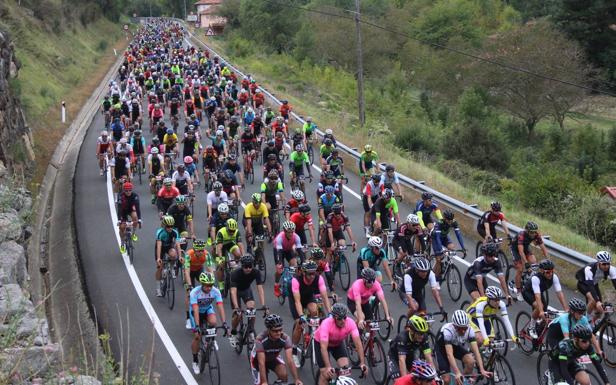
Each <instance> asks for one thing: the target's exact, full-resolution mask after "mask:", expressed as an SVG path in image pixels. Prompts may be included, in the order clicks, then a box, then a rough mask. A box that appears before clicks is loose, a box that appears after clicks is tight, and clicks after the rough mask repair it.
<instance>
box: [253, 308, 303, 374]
mask: <svg viewBox="0 0 616 385" xmlns="http://www.w3.org/2000/svg"><path fill="white" fill-rule="evenodd" d="M265 327H266V328H267V330H265V331H264V332H263V333H261V334H259V335H258V336H257V337H256V338H255V344H254V347H253V349H252V352H251V354H250V369H251V372H252V378H253V379H254V385H267V372H268V371H270V370H271V371H273V372H274V373H276V377H278V380H279V381H280V382H281V383H283V384H286V383H287V380H288V373H287V365H286V364H285V361H284V360H283V359H282V357H280V353H281V352H282V351H283V350H284V355H285V359H286V361H287V362H291V361H292V360H293V358H292V351H293V343H292V342H291V338H290V337H289V336H288V335H287V334H286V333H284V332H283V331H282V317H280V316H279V315H277V314H269V315H268V316H267V317H265ZM288 366H289V370H290V371H291V375H292V376H293V378H294V379H295V385H303V382H302V380H300V378H299V374H298V372H297V368H296V367H295V365H290V364H289V365H288Z"/></svg>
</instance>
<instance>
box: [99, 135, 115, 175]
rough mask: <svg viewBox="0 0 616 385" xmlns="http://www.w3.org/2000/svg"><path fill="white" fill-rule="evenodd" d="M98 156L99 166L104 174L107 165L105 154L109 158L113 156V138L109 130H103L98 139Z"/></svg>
mask: <svg viewBox="0 0 616 385" xmlns="http://www.w3.org/2000/svg"><path fill="white" fill-rule="evenodd" d="M96 156H97V158H98V168H99V169H100V174H101V175H103V173H104V170H103V168H104V167H105V166H106V165H105V156H107V159H108V160H109V158H110V157H112V156H113V146H112V145H111V139H110V138H109V133H108V132H107V131H101V136H99V137H98V138H97V139H96Z"/></svg>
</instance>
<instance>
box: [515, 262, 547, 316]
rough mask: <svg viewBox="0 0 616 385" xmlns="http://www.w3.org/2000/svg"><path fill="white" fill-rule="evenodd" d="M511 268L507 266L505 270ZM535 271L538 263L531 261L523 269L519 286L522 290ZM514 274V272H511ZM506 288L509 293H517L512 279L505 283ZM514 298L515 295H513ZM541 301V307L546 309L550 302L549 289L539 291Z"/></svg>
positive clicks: (537, 269) (537, 268)
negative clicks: (526, 267)
mask: <svg viewBox="0 0 616 385" xmlns="http://www.w3.org/2000/svg"><path fill="white" fill-rule="evenodd" d="M510 269H513V266H509V268H508V269H507V270H510ZM537 271H539V264H538V263H532V264H530V265H529V266H528V269H525V270H524V271H523V272H522V279H521V287H522V290H524V288H525V287H526V285H527V282H528V281H529V280H530V279H531V278H532V276H533V275H534V274H536V273H537ZM506 274H507V277H509V275H510V274H509V271H507V273H506ZM513 274H515V272H514V273H513ZM507 285H508V288H509V292H510V293H517V291H518V290H517V288H516V287H515V282H514V281H513V280H510V281H508V283H507ZM513 298H514V299H515V298H516V297H515V296H514V297H513ZM541 302H542V303H543V307H544V308H545V309H547V307H548V306H549V304H550V294H549V290H544V291H542V292H541Z"/></svg>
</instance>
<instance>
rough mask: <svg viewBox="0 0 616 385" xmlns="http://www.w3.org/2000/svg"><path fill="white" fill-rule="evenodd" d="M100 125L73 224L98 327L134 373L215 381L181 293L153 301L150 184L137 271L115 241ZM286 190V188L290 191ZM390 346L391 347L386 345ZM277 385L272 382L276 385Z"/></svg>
mask: <svg viewBox="0 0 616 385" xmlns="http://www.w3.org/2000/svg"><path fill="white" fill-rule="evenodd" d="M182 123H183V122H182ZM102 127H103V120H102V117H101V116H100V115H98V116H97V118H95V120H94V121H93V123H92V125H91V126H90V128H89V131H88V134H87V136H86V138H85V141H84V143H83V146H82V150H81V154H80V159H79V162H78V165H77V173H76V175H75V180H74V188H75V192H76V194H75V196H76V201H75V202H74V204H75V218H76V225H77V234H78V241H79V250H80V256H81V263H82V266H83V270H84V272H85V277H84V279H85V282H86V285H87V291H88V295H89V298H90V301H91V304H92V306H93V308H94V309H95V311H96V315H97V319H98V322H99V324H100V326H101V328H102V330H105V331H107V332H108V333H109V334H110V336H111V346H112V349H113V352H114V354H115V356H116V358H117V359H118V360H120V359H122V360H123V362H125V363H127V365H128V367H129V369H130V370H131V371H133V372H135V371H137V370H139V369H143V370H144V371H146V372H148V371H150V370H151V372H152V373H155V375H156V376H159V380H160V383H161V384H183V383H190V384H194V383H199V384H206V383H209V381H208V380H206V378H205V376H203V375H200V376H192V372H190V373H188V372H187V370H189V368H190V364H191V360H192V357H191V352H190V343H191V339H192V335H191V332H190V331H189V330H186V329H185V326H184V323H185V307H184V303H183V295H182V293H181V291H179V290H178V292H177V293H176V296H177V297H176V307H175V308H174V310H173V311H170V310H169V309H168V307H167V306H166V302H165V299H163V298H157V297H156V296H155V280H154V271H155V263H154V257H153V245H154V234H155V231H156V229H157V228H158V227H159V221H158V217H157V210H156V208H155V206H153V205H151V204H150V202H149V198H150V194H149V190H148V186H147V183H146V182H145V181H144V183H143V184H142V185H140V184H139V182H135V186H136V187H135V191H136V192H137V193H138V194H139V196H140V197H141V209H142V216H143V228H142V229H141V230H139V231H138V235H139V238H140V239H139V242H137V244H136V252H135V261H134V265H133V266H132V267H128V265H127V264H125V260H124V259H123V258H122V256H121V254H120V252H119V248H118V244H117V238H116V236H115V235H114V232H115V231H116V230H115V225H114V224H113V223H112V219H111V216H110V204H109V200H108V191H107V181H106V180H105V179H104V178H103V177H101V176H99V174H98V165H97V161H96V159H95V155H94V154H95V146H96V138H97V136H98V135H99V133H100V131H101V129H102ZM144 127H147V125H144ZM147 131H148V130H147V129H146V130H144V133H145V134H146V140H148V142H149V139H150V138H151V134H150V133H149V132H147ZM180 131H181V129H180ZM377 150H378V149H377ZM312 171H313V175H315V176H316V175H319V172H318V171H317V170H315V169H313V170H312ZM255 174H256V179H257V180H258V182H257V181H255V184H254V185H251V184H247V185H246V189H245V190H244V191H243V192H242V200H243V201H244V202H248V200H249V197H250V194H252V193H253V192H255V191H258V188H259V185H260V181H261V174H262V173H261V172H260V171H258V172H256V173H255ZM348 178H349V183H348V185H347V187H348V188H349V189H350V190H352V191H353V192H354V193H357V192H358V189H359V179H358V177H357V176H356V175H352V174H349V175H348ZM287 179H288V178H287ZM315 179H316V178H315ZM286 188H287V190H288V185H287V186H286ZM315 189H316V182H313V184H312V186H310V188H309V189H308V191H307V197H308V199H309V203H310V205H311V207H312V208H313V216H314V217H315V218H316V204H315V193H314V191H315ZM197 191H198V196H197V200H196V202H195V213H194V218H195V219H194V220H195V229H196V232H197V236H198V237H202V238H205V237H206V234H207V233H206V232H207V225H206V217H205V192H204V190H203V188H199V189H197ZM344 194H345V212H346V214H347V215H348V216H349V217H350V219H351V223H352V229H353V233H354V235H355V237H356V240H358V244H359V247H363V246H364V245H365V244H366V239H365V238H364V237H363V232H364V231H363V219H362V218H363V209H362V206H361V202H360V200H359V199H358V198H357V197H356V196H354V194H353V193H351V192H349V191H347V190H345V192H344ZM410 210H411V207H410V206H409V204H408V203H407V202H402V204H401V205H400V212H401V216H402V218H405V217H406V215H407V214H408V213H409V212H410ZM243 233H244V232H243V231H242V234H243ZM465 242H466V247H467V249H469V250H474V245H475V242H476V239H474V238H470V237H465ZM350 254H351V252H350V250H349V251H348V252H347V255H348V256H349V257H350V260H351V261H352V262H351V266H352V270H351V271H352V276H353V278H354V276H355V269H354V265H355V256H352V255H350ZM469 254H470V255H469V256H468V257H467V261H470V260H472V254H474V252H473V251H471V252H470V253H469ZM266 256H267V257H268V258H269V259H268V263H269V265H268V266H269V267H270V271H268V278H267V282H266V284H265V291H266V299H267V306H269V307H270V309H271V311H273V312H277V313H278V314H280V315H281V316H282V317H283V318H284V319H285V321H286V323H285V330H286V331H287V332H289V333H290V331H291V325H292V323H291V321H292V318H291V315H290V312H289V310H288V305H287V304H286V303H285V305H284V306H280V305H279V304H278V301H277V299H276V298H275V297H274V295H273V271H272V270H271V267H272V266H273V259H272V252H271V247H270V246H269V245H267V247H266ZM457 265H458V266H459V267H460V270H461V272H462V274H464V271H466V266H465V265H464V263H463V262H459V263H457ZM178 286H180V282H179V280H178V281H177V283H176V287H178ZM141 287H142V289H141ZM338 294H339V295H343V294H342V292H341V291H340V289H338ZM441 294H442V297H443V299H444V302H445V308H446V309H447V310H448V311H450V313H451V312H452V311H453V310H454V309H457V308H459V306H460V303H461V301H462V300H464V299H467V294H466V292H465V290H464V291H463V295H462V299H461V300H460V301H459V302H458V303H452V301H451V299H450V298H449V295H448V294H447V290H446V288H445V287H443V290H441ZM571 294H572V293H571V292H567V297H569V296H570V295H571ZM387 299H388V303H389V304H390V309H392V312H393V316H394V319H396V320H397V318H398V317H399V316H400V315H401V314H402V313H403V312H404V311H405V306H404V305H403V304H402V303H401V302H400V300H399V299H398V297H397V295H394V294H393V293H390V292H388V291H387ZM427 301H428V308H429V309H430V310H437V309H436V305H435V303H434V300H433V298H432V297H431V295H430V294H427ZM555 302H556V300H555V296H554V295H553V294H552V295H551V304H552V305H554V304H555ZM225 308H226V312H227V316H229V315H230V314H231V313H230V308H229V305H228V301H225ZM520 310H527V311H528V310H529V309H528V306H527V305H526V304H525V303H518V304H514V305H513V306H512V307H511V308H510V319H511V322H512V324H513V323H514V321H515V316H516V314H517V313H518V312H519V311H520ZM437 326H438V324H437V325H434V326H433V330H436V328H437ZM262 328H263V323H262V319H261V318H260V317H258V318H257V329H258V330H259V331H260V330H262ZM218 341H219V343H218V345H219V347H220V351H219V356H220V359H221V362H222V377H223V379H224V380H225V381H226V380H227V379H232V380H233V383H237V384H240V383H243V384H249V383H251V381H252V377H251V375H250V372H249V367H248V363H247V360H246V356H245V354H242V355H241V356H239V357H238V356H237V355H236V354H235V353H234V352H233V351H232V349H231V348H230V346H229V344H228V343H227V341H226V340H225V339H223V338H222V337H219V338H218ZM385 348H386V349H387V344H385ZM507 358H508V360H509V361H510V363H511V365H512V366H513V368H514V370H515V374H516V379H515V380H516V382H517V383H518V384H534V383H536V374H535V373H536V372H535V368H536V360H537V357H536V355H532V356H530V357H527V356H525V355H523V354H522V353H521V352H520V351H512V352H510V353H509V354H508V356H507ZM519 369H522V370H519ZM300 374H301V375H302V379H303V380H304V381H306V382H307V383H310V382H309V381H310V373H309V371H308V370H307V369H306V368H304V369H303V370H301V371H300ZM358 374H359V373H358V372H357V371H354V376H355V377H357V376H358ZM608 375H609V376H612V378H616V371H615V370H613V369H610V370H609V371H608ZM272 380H273V379H272V378H270V382H271V381H272ZM195 381H196V382H195ZM371 382H372V381H371V380H370V379H364V380H359V383H360V384H369V383H371ZM214 385H217V384H214Z"/></svg>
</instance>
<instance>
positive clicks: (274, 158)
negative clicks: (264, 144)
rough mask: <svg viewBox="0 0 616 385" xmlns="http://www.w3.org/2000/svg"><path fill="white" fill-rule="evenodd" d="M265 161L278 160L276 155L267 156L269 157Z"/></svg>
mask: <svg viewBox="0 0 616 385" xmlns="http://www.w3.org/2000/svg"><path fill="white" fill-rule="evenodd" d="M267 160H268V161H269V160H278V158H277V157H276V154H269V155H268V156H267Z"/></svg>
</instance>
